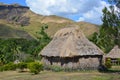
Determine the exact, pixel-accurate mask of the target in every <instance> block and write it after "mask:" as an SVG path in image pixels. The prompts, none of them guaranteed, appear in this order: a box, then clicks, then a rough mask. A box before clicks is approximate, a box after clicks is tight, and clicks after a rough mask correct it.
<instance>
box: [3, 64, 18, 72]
mask: <svg viewBox="0 0 120 80" xmlns="http://www.w3.org/2000/svg"><path fill="white" fill-rule="evenodd" d="M1 69H2V70H3V71H8V70H15V69H16V64H14V63H12V62H11V63H8V64H5V65H3V66H2V67H1Z"/></svg>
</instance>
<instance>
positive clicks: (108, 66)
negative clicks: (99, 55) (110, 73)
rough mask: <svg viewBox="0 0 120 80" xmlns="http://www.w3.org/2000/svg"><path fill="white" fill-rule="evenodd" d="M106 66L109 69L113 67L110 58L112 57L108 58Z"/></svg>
mask: <svg viewBox="0 0 120 80" xmlns="http://www.w3.org/2000/svg"><path fill="white" fill-rule="evenodd" d="M105 66H106V68H108V69H109V68H111V67H112V64H111V59H110V58H108V59H107V60H106V62H105Z"/></svg>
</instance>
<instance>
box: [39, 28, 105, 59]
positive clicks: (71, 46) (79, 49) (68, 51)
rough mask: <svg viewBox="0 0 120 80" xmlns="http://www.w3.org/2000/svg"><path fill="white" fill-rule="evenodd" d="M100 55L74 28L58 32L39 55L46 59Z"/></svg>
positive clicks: (95, 47)
mask: <svg viewBox="0 0 120 80" xmlns="http://www.w3.org/2000/svg"><path fill="white" fill-rule="evenodd" d="M102 54H103V52H102V51H101V50H100V49H99V48H98V47H97V46H96V45H94V44H93V43H92V42H90V41H89V40H88V39H87V38H86V37H85V35H84V34H83V33H82V32H81V31H80V30H79V29H78V28H75V27H74V28H73V27H71V28H64V29H61V30H59V31H58V32H57V33H56V34H55V35H54V37H53V40H52V41H51V42H50V43H49V44H48V45H47V46H46V47H45V48H44V49H43V50H42V51H41V53H40V55H42V56H48V57H51V56H54V57H57V56H58V57H74V56H84V55H102Z"/></svg>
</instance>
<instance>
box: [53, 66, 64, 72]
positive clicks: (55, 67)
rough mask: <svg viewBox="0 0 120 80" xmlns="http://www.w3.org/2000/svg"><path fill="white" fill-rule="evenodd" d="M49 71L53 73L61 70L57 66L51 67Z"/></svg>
mask: <svg viewBox="0 0 120 80" xmlns="http://www.w3.org/2000/svg"><path fill="white" fill-rule="evenodd" d="M51 70H52V71H55V72H60V71H62V70H63V68H61V67H59V66H51Z"/></svg>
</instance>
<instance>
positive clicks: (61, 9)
mask: <svg viewBox="0 0 120 80" xmlns="http://www.w3.org/2000/svg"><path fill="white" fill-rule="evenodd" d="M106 1H107V0H0V2H3V3H7V4H11V3H18V4H21V5H24V6H29V7H30V9H31V10H32V11H33V12H35V13H37V14H42V15H47V16H48V15H58V16H62V17H66V18H69V19H72V20H74V21H86V22H90V23H94V24H102V21H101V16H102V9H103V8H104V7H105V6H107V7H108V6H109V4H108V3H107V2H106Z"/></svg>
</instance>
